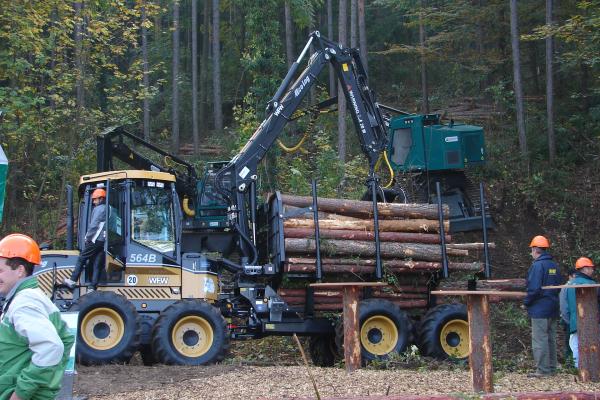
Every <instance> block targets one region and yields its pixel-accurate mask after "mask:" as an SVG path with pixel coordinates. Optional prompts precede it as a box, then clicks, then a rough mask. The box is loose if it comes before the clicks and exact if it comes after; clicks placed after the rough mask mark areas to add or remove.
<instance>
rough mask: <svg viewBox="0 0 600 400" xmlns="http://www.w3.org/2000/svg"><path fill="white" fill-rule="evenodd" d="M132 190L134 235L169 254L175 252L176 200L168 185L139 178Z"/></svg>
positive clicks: (139, 241) (146, 244)
mask: <svg viewBox="0 0 600 400" xmlns="http://www.w3.org/2000/svg"><path fill="white" fill-rule="evenodd" d="M140 183H141V185H139V186H138V185H136V186H135V187H133V188H132V191H131V232H132V235H131V237H132V239H133V240H135V241H137V242H138V243H141V244H143V245H144V246H148V247H150V248H152V249H154V250H156V251H159V252H161V253H164V254H166V255H172V254H173V253H174V252H175V224H174V219H173V201H172V196H171V191H170V188H169V187H168V185H165V184H164V183H161V182H140Z"/></svg>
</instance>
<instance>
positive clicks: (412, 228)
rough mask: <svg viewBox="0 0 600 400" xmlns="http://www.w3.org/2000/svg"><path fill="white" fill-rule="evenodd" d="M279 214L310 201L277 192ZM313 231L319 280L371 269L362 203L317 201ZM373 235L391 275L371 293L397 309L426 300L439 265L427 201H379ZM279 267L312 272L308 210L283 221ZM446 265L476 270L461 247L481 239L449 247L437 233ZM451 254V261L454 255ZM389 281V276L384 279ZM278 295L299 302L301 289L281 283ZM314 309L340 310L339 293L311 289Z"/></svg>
mask: <svg viewBox="0 0 600 400" xmlns="http://www.w3.org/2000/svg"><path fill="white" fill-rule="evenodd" d="M282 202H283V206H284V212H285V213H286V214H289V213H290V212H292V213H293V212H296V213H297V212H298V211H297V210H298V209H299V208H306V207H310V206H312V198H311V197H306V196H292V195H282ZM317 202H318V208H319V236H320V239H321V240H320V252H321V265H322V272H323V276H324V279H323V280H324V281H327V282H332V281H336V280H337V281H339V280H342V281H372V280H373V276H374V273H375V264H376V261H375V242H374V239H375V236H374V221H373V207H372V203H371V202H369V201H357V200H342V199H328V198H319V199H318V200H317ZM443 212H444V222H443V223H444V232H448V230H449V222H448V220H447V216H448V208H447V207H446V206H444V209H443ZM378 215H379V240H380V244H381V259H382V265H383V269H384V273H385V274H386V275H388V276H392V279H391V280H392V281H393V282H394V284H393V285H390V289H391V290H390V289H387V288H386V289H385V290H374V291H373V292H372V297H379V298H385V299H387V300H390V301H392V302H394V303H397V304H398V305H400V306H401V307H403V308H422V307H425V306H426V305H427V297H428V289H427V285H428V282H429V281H430V280H431V277H432V275H433V274H434V273H435V272H439V271H441V269H442V263H441V259H442V252H441V246H440V226H439V218H438V208H437V205H434V204H397V203H379V204H378ZM283 226H284V237H285V254H286V264H285V272H286V273H287V274H288V275H289V276H302V275H304V274H313V273H314V272H315V271H316V245H315V239H314V237H315V226H314V218H313V213H312V212H306V213H302V212H300V214H299V215H298V216H297V217H293V218H286V219H284V225H283ZM445 240H446V243H447V246H446V247H447V249H446V252H447V255H448V257H449V259H450V262H449V264H448V268H449V270H450V271H451V272H452V271H463V272H470V273H474V272H478V271H480V270H482V265H481V264H480V263H479V262H465V261H464V257H466V256H468V255H469V250H480V249H482V247H483V245H482V244H481V243H463V244H454V243H452V238H451V237H450V235H448V234H446V235H445ZM457 258H459V261H457V260H456V259H457ZM388 280H389V279H388ZM279 294H280V296H282V297H283V298H284V300H286V302H287V303H288V304H290V305H294V306H303V305H304V304H305V298H306V289H305V288H291V287H290V288H281V289H280V290H279ZM314 305H315V306H314V309H315V310H320V311H335V310H340V309H341V308H342V293H341V291H336V290H318V291H315V293H314Z"/></svg>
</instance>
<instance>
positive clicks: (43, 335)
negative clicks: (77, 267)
mask: <svg viewBox="0 0 600 400" xmlns="http://www.w3.org/2000/svg"><path fill="white" fill-rule="evenodd" d="M40 263H41V255H40V249H39V247H38V245H37V243H36V242H35V241H34V240H33V239H32V238H30V237H29V236H26V235H21V234H12V235H8V236H6V237H5V238H4V239H2V240H0V295H2V296H5V297H6V301H5V303H4V305H3V307H2V313H1V315H0V355H1V356H0V400H8V399H10V400H18V399H39V400H44V399H48V400H50V399H54V398H55V397H56V395H57V394H58V392H59V390H60V385H61V382H62V376H63V373H64V370H65V366H66V364H67V361H68V358H69V351H70V349H71V346H73V343H74V341H75V338H74V337H73V335H72V334H71V333H70V332H69V330H68V328H67V325H66V324H65V323H64V322H63V320H62V319H61V317H60V312H59V310H58V308H56V306H55V305H54V304H52V302H51V301H50V299H49V298H48V297H47V296H46V295H45V294H44V293H43V292H42V291H41V290H40V289H39V288H38V281H37V278H35V277H33V276H31V275H32V273H33V268H34V266H35V265H37V264H40Z"/></svg>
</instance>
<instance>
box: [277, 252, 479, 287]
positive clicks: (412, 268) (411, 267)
mask: <svg viewBox="0 0 600 400" xmlns="http://www.w3.org/2000/svg"><path fill="white" fill-rule="evenodd" d="M382 263H383V267H384V268H385V269H387V270H390V271H391V272H395V273H415V274H416V273H421V272H435V271H440V270H441V269H442V264H441V263H439V262H429V261H405V260H394V259H391V260H385V259H384V260H382ZM315 265H316V260H315V259H314V258H300V257H290V258H288V259H287V260H286V264H285V267H284V270H285V272H304V273H309V272H315V270H316V266H315ZM321 266H322V267H323V272H325V273H332V274H335V273H370V274H372V273H373V272H374V271H375V260H369V259H351V258H348V259H343V258H340V259H328V258H325V259H322V260H321ZM482 268H483V266H482V265H481V263H478V262H472V263H458V262H450V263H448V269H449V270H450V271H465V272H478V271H481V270H482ZM464 287H466V283H465V284H464V285H463V286H461V287H460V288H459V287H456V289H462V288H464ZM452 288H455V287H454V286H453V287H452Z"/></svg>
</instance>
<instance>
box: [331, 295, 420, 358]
mask: <svg viewBox="0 0 600 400" xmlns="http://www.w3.org/2000/svg"><path fill="white" fill-rule="evenodd" d="M358 313H359V322H360V332H359V336H360V345H361V349H360V350H361V356H362V361H363V363H365V362H366V361H371V360H386V359H388V358H389V357H390V356H393V355H396V354H401V353H403V352H404V351H405V350H406V349H407V347H408V345H409V344H410V343H411V340H412V334H411V333H412V324H411V323H410V319H409V318H408V316H407V315H406V313H405V312H404V311H403V310H402V309H401V308H400V307H399V306H398V305H396V304H394V303H392V302H390V301H388V300H381V299H367V300H363V301H361V302H360V305H359V311H358ZM335 340H336V345H337V347H338V351H339V352H340V354H343V353H344V350H343V344H344V330H343V323H342V321H341V320H340V322H339V323H338V324H337V325H336V338H335Z"/></svg>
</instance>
